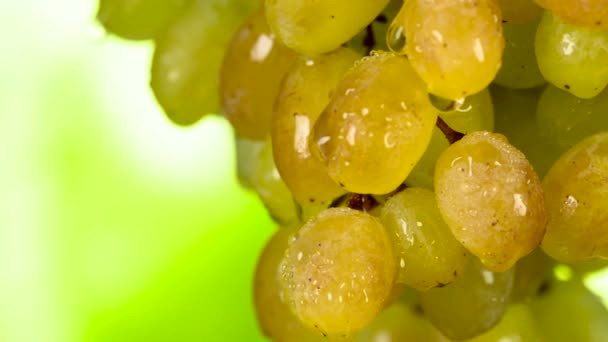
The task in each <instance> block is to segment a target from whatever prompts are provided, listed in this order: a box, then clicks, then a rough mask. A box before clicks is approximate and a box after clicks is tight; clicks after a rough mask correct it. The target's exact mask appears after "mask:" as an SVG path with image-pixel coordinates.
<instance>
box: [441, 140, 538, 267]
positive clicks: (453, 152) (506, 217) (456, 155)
mask: <svg viewBox="0 0 608 342" xmlns="http://www.w3.org/2000/svg"><path fill="white" fill-rule="evenodd" d="M435 191H436V192H437V202H438V204H439V210H440V212H441V215H442V216H443V218H444V219H445V221H446V223H447V224H448V226H449V227H450V229H451V230H452V233H453V234H454V236H455V237H456V238H457V239H458V240H459V241H460V242H461V243H462V244H463V245H464V246H465V247H466V248H467V249H468V250H469V251H470V252H471V253H473V254H474V255H476V256H477V257H479V258H480V259H481V261H482V262H483V264H484V265H485V266H486V267H487V268H488V269H490V270H492V271H497V272H502V271H505V270H508V269H509V268H511V267H512V266H513V265H514V264H515V262H516V261H517V260H518V259H519V258H521V257H523V256H525V255H527V254H528V253H530V252H532V250H534V248H536V247H537V246H538V245H539V243H540V241H541V239H542V236H543V233H544V230H545V225H546V215H545V207H544V199H543V192H542V188H541V184H540V180H539V179H538V176H537V175H536V173H535V172H534V170H533V169H532V166H531V165H530V163H529V162H528V161H527V160H526V157H525V156H524V155H523V153H521V152H520V151H519V150H517V149H516V148H515V147H514V146H512V145H511V144H509V142H508V141H507V139H506V138H505V137H504V136H503V135H500V134H496V133H489V132H483V131H482V132H473V133H470V134H467V135H466V136H465V137H464V138H463V139H462V140H460V141H458V142H456V143H454V144H452V145H450V147H448V148H447V149H446V150H445V151H444V152H443V153H442V154H441V156H439V159H438V160H437V166H436V168H435Z"/></svg>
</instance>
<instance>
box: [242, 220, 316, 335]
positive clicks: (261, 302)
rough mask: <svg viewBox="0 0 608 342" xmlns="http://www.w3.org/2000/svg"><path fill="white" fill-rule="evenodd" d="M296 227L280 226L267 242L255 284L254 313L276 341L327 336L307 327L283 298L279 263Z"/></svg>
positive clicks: (262, 327) (261, 325)
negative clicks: (319, 334)
mask: <svg viewBox="0 0 608 342" xmlns="http://www.w3.org/2000/svg"><path fill="white" fill-rule="evenodd" d="M296 228H297V227H296V226H286V227H281V228H280V229H279V230H278V231H277V232H275V233H274V235H273V236H272V238H271V239H270V240H269V241H268V242H267V243H266V246H265V247H264V250H263V251H262V254H261V255H260V257H259V259H258V264H257V267H256V271H255V278H254V286H253V288H254V291H253V293H254V296H253V299H254V302H255V313H256V317H257V320H258V323H259V325H260V329H261V330H262V332H263V333H264V335H266V336H267V337H269V338H271V339H272V340H274V341H278V342H291V341H294V342H296V341H297V342H315V341H318V342H321V341H324V339H322V338H321V337H320V336H318V335H317V334H316V333H315V332H314V331H312V330H310V329H308V328H306V327H305V326H304V325H303V324H302V323H301V322H300V321H299V320H298V319H297V318H296V317H295V316H294V315H293V313H291V310H290V309H289V306H288V305H287V303H285V302H284V301H283V296H282V294H283V288H282V286H281V273H280V269H279V265H280V262H281V260H282V259H283V256H284V255H285V250H286V249H287V242H288V240H289V238H291V237H292V236H293V235H294V234H295V232H296Z"/></svg>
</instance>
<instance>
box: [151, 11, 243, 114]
mask: <svg viewBox="0 0 608 342" xmlns="http://www.w3.org/2000/svg"><path fill="white" fill-rule="evenodd" d="M254 6H255V1H253V0H248V1H239V2H238V3H236V1H225V0H214V1H209V0H195V1H194V2H193V3H192V5H191V6H190V7H189V8H188V9H187V10H186V11H184V13H183V14H182V15H181V16H180V17H179V18H177V19H176V21H175V22H173V23H172V24H171V26H170V27H169V28H168V29H167V30H166V31H164V32H162V34H160V35H159V36H158V37H157V38H156V40H155V43H156V48H155V51H154V57H153V60H152V71H151V80H150V85H151V87H152V90H153V91H154V95H155V96H156V99H157V100H158V103H159V104H160V105H161V107H162V108H163V110H164V111H165V113H166V114H167V116H168V117H169V119H171V121H173V122H174V123H176V124H179V125H191V124H193V123H195V122H196V121H198V120H199V119H200V118H201V117H203V116H204V115H205V114H208V113H217V112H218V111H219V109H220V104H219V97H218V94H219V91H218V86H217V77H218V73H219V70H220V66H221V64H222V59H223V58H224V50H225V48H226V46H227V45H228V42H229V41H230V36H231V35H232V31H233V30H235V29H236V28H237V27H238V25H239V24H240V22H241V20H242V19H243V18H244V17H245V16H246V15H247V14H248V13H249V12H250V11H251V9H253V8H254Z"/></svg>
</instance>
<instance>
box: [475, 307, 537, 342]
mask: <svg viewBox="0 0 608 342" xmlns="http://www.w3.org/2000/svg"><path fill="white" fill-rule="evenodd" d="M541 341H545V340H544V339H543V338H542V336H541V333H540V332H539V331H538V328H537V327H536V324H535V321H534V317H533V316H532V312H531V310H530V308H529V307H528V306H527V305H525V304H522V303H519V304H513V305H510V306H509V307H508V308H507V311H506V312H505V315H504V316H503V318H502V319H501V320H500V322H499V323H498V325H496V326H495V327H494V328H492V329H490V330H489V331H488V332H486V333H484V334H482V335H480V336H477V337H475V338H472V339H470V340H467V342H541ZM547 342H549V341H547Z"/></svg>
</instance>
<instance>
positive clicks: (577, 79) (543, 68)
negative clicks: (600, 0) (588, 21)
mask: <svg viewBox="0 0 608 342" xmlns="http://www.w3.org/2000/svg"><path fill="white" fill-rule="evenodd" d="M560 1H561V0H560ZM606 7H607V8H608V2H607V3H606ZM535 51H536V58H537V61H538V67H539V68H540V72H541V73H542V75H543V76H544V78H545V79H546V80H547V81H549V82H551V83H552V84H553V85H554V86H556V87H558V88H561V89H565V90H567V91H569V92H571V93H572V94H574V95H576V96H578V97H580V98H583V99H588V98H592V97H594V96H596V95H597V94H599V93H600V92H601V91H602V90H603V89H604V88H605V87H606V84H608V29H605V30H600V31H597V30H593V29H590V28H585V27H579V26H574V25H570V24H568V23H566V22H564V21H563V20H562V19H560V18H559V17H558V16H557V15H555V14H553V13H551V12H550V11H545V14H544V15H543V18H542V20H541V21H540V24H539V25H538V30H537V31H536V45H535Z"/></svg>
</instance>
